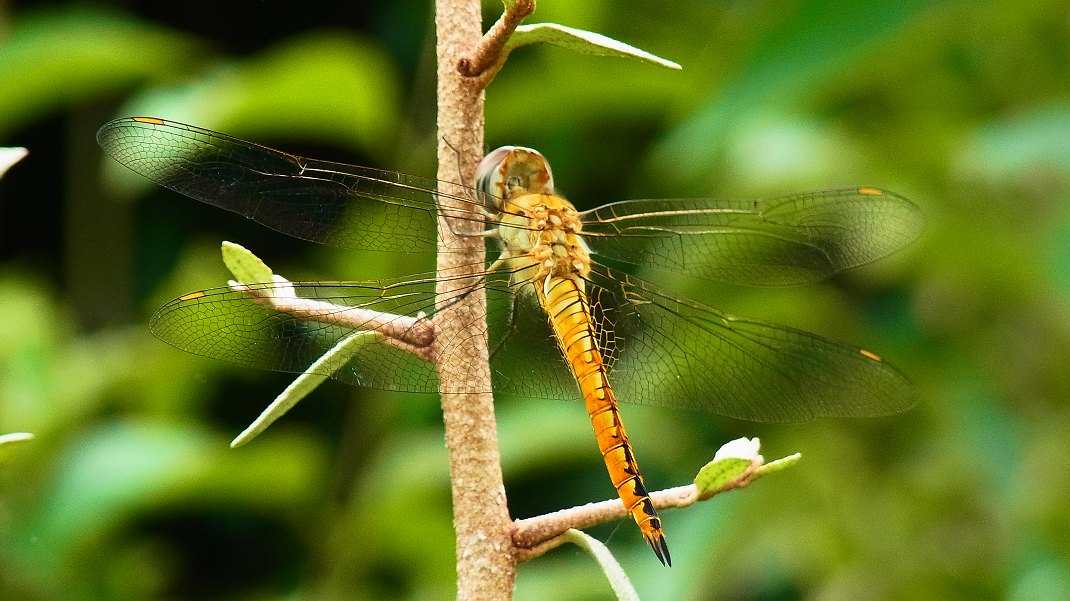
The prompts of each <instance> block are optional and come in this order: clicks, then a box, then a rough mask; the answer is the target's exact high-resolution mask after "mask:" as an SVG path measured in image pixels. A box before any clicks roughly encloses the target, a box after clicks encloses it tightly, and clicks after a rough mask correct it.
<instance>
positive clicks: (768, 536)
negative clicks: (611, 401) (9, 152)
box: [0, 0, 1070, 601]
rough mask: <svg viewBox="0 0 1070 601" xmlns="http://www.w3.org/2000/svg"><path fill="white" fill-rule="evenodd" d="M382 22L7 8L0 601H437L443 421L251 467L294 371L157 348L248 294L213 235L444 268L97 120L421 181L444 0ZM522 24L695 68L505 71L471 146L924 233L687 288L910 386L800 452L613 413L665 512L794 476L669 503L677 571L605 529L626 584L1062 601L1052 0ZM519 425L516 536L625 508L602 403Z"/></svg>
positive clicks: (318, 432) (579, 575)
mask: <svg viewBox="0 0 1070 601" xmlns="http://www.w3.org/2000/svg"><path fill="white" fill-rule="evenodd" d="M368 6H369V8H366V9H360V10H362V11H366V12H361V13H360V14H352V13H347V12H345V10H354V11H355V10H357V9H339V8H335V7H327V6H321V5H320V4H318V3H310V4H306V5H303V6H302V10H300V11H283V10H279V12H278V14H269V13H270V12H271V11H270V10H268V9H264V14H258V15H257V19H255V20H251V19H243V20H239V21H230V22H226V20H225V19H217V18H215V17H218V15H217V14H216V12H218V11H216V12H212V10H211V9H209V8H203V11H202V12H197V6H195V5H186V4H179V5H176V7H175V8H173V10H157V11H155V12H153V13H152V14H151V15H149V14H145V15H142V16H136V15H134V14H132V13H125V12H116V11H106V12H105V11H102V10H101V9H99V8H92V7H88V6H87V5H82V4H79V5H78V6H77V7H76V8H72V7H66V6H63V5H60V4H54V5H51V6H49V7H47V8H38V9H35V10H28V9H18V8H15V9H11V8H9V9H8V11H9V12H8V13H7V14H6V19H7V21H6V23H5V25H6V26H5V29H6V32H7V37H6V38H4V39H3V41H0V98H3V99H4V102H5V107H6V110H5V111H2V113H3V114H2V115H0V146H15V145H18V146H25V147H27V148H28V149H29V150H30V155H29V157H28V158H27V159H25V160H24V161H23V162H21V163H19V164H17V165H15V166H14V167H13V168H12V169H11V170H10V171H9V172H8V174H7V175H6V176H5V179H4V180H2V181H0V194H2V196H0V198H2V204H0V207H2V211H3V214H2V216H0V307H2V308H3V311H4V319H3V320H2V321H0V433H7V432H16V431H26V432H33V433H34V435H35V439H34V440H33V441H32V442H29V443H26V444H22V445H19V449H18V452H16V453H14V454H12V455H10V456H9V457H8V458H7V461H6V463H4V464H3V465H2V466H0V538H2V539H3V540H4V541H7V542H6V543H5V544H4V545H0V598H5V599H6V598H11V599H28V600H40V601H47V600H52V599H64V600H68V599H75V600H77V599H138V600H142V599H153V598H168V599H185V598H190V599H194V598H196V599H253V598H258V599H268V598H309V599H313V598H314V599H334V598H339V599H341V598H347V599H348V598H368V599H410V598H412V599H435V598H451V597H452V595H453V579H454V571H453V541H452V530H451V525H450V511H449V496H448V492H447V491H448V485H447V482H446V478H447V475H446V473H445V472H446V463H445V458H444V451H443V449H442V444H441V423H440V419H439V415H438V408H437V406H436V403H435V400H434V399H433V398H431V397H421V396H406V395H399V394H387V393H382V392H376V391H368V390H356V389H350V388H347V387H344V386H334V385H330V384H328V385H325V388H323V389H321V390H320V391H317V392H316V393H315V394H314V395H313V396H312V397H310V398H308V399H306V400H305V401H304V402H302V403H301V404H300V406H299V407H298V408H296V409H295V410H294V411H292V412H291V413H290V414H288V415H287V417H286V419H283V420H281V421H279V422H278V423H276V424H275V425H274V426H273V427H272V428H271V430H269V431H268V432H267V433H266V434H264V435H262V436H260V437H258V438H257V439H256V440H255V441H253V442H252V443H251V444H248V445H246V446H244V447H242V448H241V449H239V450H234V451H232V450H230V449H229V448H228V443H229V441H230V440H231V439H232V438H233V437H234V435H235V434H236V433H237V432H239V431H240V430H241V429H242V428H244V427H245V426H246V425H247V424H248V423H249V422H250V421H251V420H252V419H253V418H254V417H255V416H256V415H257V414H259V413H260V411H261V410H262V409H263V408H264V406H265V405H267V403H268V402H269V401H270V400H271V399H272V398H273V397H274V396H275V395H276V394H277V393H278V392H279V391H280V390H282V389H283V387H284V386H285V384H286V382H287V381H288V378H286V377H285V376H283V377H275V376H274V375H269V374H261V373H250V372H248V371H245V370H240V369H235V368H232V367H230V366H226V365H218V364H215V363H213V362H209V361H204V360H200V359H198V358H195V357H187V356H184V355H182V354H180V353H179V352H177V351H173V350H172V349H170V348H169V347H167V346H166V345H163V344H161V343H159V342H157V341H155V340H153V339H152V338H151V337H150V336H149V335H148V333H147V331H146V328H145V323H146V321H147V316H148V314H149V313H150V312H151V311H152V310H153V309H154V308H155V307H157V306H159V305H160V304H162V302H163V301H165V300H166V299H168V298H171V297H174V296H177V295H178V294H181V293H184V292H188V291H190V290H195V289H198V288H203V287H206V286H215V285H222V284H223V283H224V282H225V280H226V279H227V277H228V276H227V274H226V272H225V271H224V270H223V269H222V268H221V266H220V265H219V261H218V258H217V257H218V255H217V253H216V248H217V246H216V245H217V244H218V242H219V241H220V240H222V239H233V240H238V241H240V242H241V243H242V244H243V245H245V246H248V247H249V248H252V249H254V250H256V251H257V253H258V254H261V253H262V254H263V256H264V257H265V259H266V260H267V262H268V264H270V265H272V266H273V267H275V268H277V269H278V270H279V271H280V272H283V273H286V274H287V275H288V276H304V277H309V278H323V279H352V278H362V279H365V278H372V277H384V276H389V275H404V274H407V273H414V272H420V271H427V270H428V269H429V268H430V265H429V264H420V259H418V258H415V257H412V256H407V255H404V254H398V255H383V254H376V253H362V252H341V253H340V252H338V251H336V250H334V249H330V250H328V249H323V248H316V247H314V246H313V245H306V244H301V243H296V242H292V241H289V240H285V239H283V238H282V237H280V236H277V235H275V234H274V233H272V232H268V231H264V230H263V229H262V228H256V227H254V226H251V225H250V224H248V223H246V222H245V221H244V220H241V219H237V218H232V217H230V216H226V215H220V214H219V212H217V211H212V210H210V209H207V208H203V207H199V206H196V204H195V203H192V202H187V201H185V199H182V198H178V197H176V196H175V195H173V194H170V193H166V192H162V191H157V190H150V189H148V188H146V187H144V186H143V185H142V182H140V181H135V180H133V179H131V178H127V177H123V176H125V174H123V176H120V174H119V173H118V172H117V170H116V169H114V165H110V164H107V163H106V162H105V161H104V160H103V158H102V157H101V154H100V153H99V151H98V150H97V149H96V146H95V145H94V144H93V142H92V132H93V131H95V129H96V127H97V126H99V125H100V124H101V123H103V122H104V121H106V120H107V119H108V118H110V117H112V116H117V115H127V114H146V113H147V114H157V115H160V116H165V117H168V118H173V119H178V120H185V121H189V122H193V123H196V124H198V125H202V126H205V127H209V128H212V129H217V130H221V131H226V132H228V133H232V134H234V135H238V136H241V137H245V138H248V139H254V140H258V141H262V142H265V143H270V144H272V145H273V146H277V147H282V148H286V149H293V150H295V151H298V152H301V153H302V154H309V155H313V156H318V157H322V158H329V159H335V160H343V161H347V162H355V163H361V164H368V165H370V166H377V167H381V168H386V169H398V170H403V171H410V172H414V173H418V174H423V175H426V174H429V173H432V167H431V160H432V157H433V155H434V153H433V150H432V149H433V146H434V143H435V140H434V132H433V129H432V127H433V124H432V123H431V119H432V116H433V114H434V112H433V99H432V96H433V94H432V90H433V88H434V86H433V81H432V77H433V72H434V71H433V68H432V67H431V63H430V60H431V57H430V56H429V53H428V52H426V51H424V52H421V51H420V48H421V47H422V48H424V49H425V50H426V48H429V47H430V46H428V44H429V43H430V42H429V41H428V40H429V37H428V36H429V35H430V34H429V32H428V31H427V30H426V26H427V22H428V20H427V11H429V9H430V7H429V3H426V2H383V3H378V4H377V5H368ZM498 8H499V7H498V6H497V5H493V6H492V5H491V4H489V3H488V10H497V9H498ZM258 10H259V9H258ZM331 11H338V12H331ZM295 12H297V13H300V14H295ZM198 14H199V15H201V16H200V17H198V19H197V20H196V22H193V21H191V20H190V18H189V15H198ZM208 15H215V17H213V18H209V16H208ZM183 17H184V18H183ZM536 17H537V18H538V20H540V21H548V22H549V21H552V22H556V23H563V24H567V25H568V26H571V27H575V28H582V29H585V30H590V31H598V32H600V33H603V34H606V35H608V36H610V37H613V38H615V39H620V40H623V41H625V42H627V43H629V44H632V45H634V46H636V47H640V48H644V49H647V50H650V51H652V52H654V53H656V54H657V55H659V56H664V57H667V58H670V59H673V60H675V61H676V62H678V63H680V64H681V65H682V66H683V70H682V71H679V72H675V71H669V70H666V69H658V68H653V67H651V66H648V65H645V64H642V63H637V62H633V61H618V60H614V59H609V58H601V57H584V56H577V55H575V54H572V53H569V52H566V51H564V50H561V49H558V48H554V47H550V46H536V47H531V48H525V49H523V50H522V51H517V52H514V53H513V55H512V57H511V58H510V64H509V65H508V67H507V68H506V69H504V70H503V71H502V72H501V73H500V74H499V76H498V78H497V79H496V81H495V82H494V83H493V85H492V86H491V89H490V91H489V93H488V100H487V102H488V105H487V113H488V132H489V133H488V141H487V142H488V146H489V147H495V146H498V145H500V144H505V143H512V144H523V145H526V146H532V147H536V148H539V149H540V150H541V151H542V152H543V153H544V154H546V155H547V156H548V157H549V159H550V161H551V162H552V164H553V165H554V169H555V179H556V181H557V182H558V184H559V185H560V186H561V187H562V188H563V189H564V190H565V191H566V193H567V194H568V196H569V198H570V199H572V200H573V201H574V202H576V204H577V205H580V206H581V207H585V206H593V205H596V204H601V203H603V202H607V201H611V200H617V199H624V198H640V197H670V196H744V197H746V196H772V195H775V194H779V193H785V192H791V191H796V190H803V189H808V188H834V187H840V186H844V185H852V184H866V185H875V186H881V187H885V188H890V189H893V190H896V191H897V192H899V193H901V194H903V195H904V196H906V197H908V198H910V199H912V200H914V201H915V202H917V203H918V204H920V205H921V206H922V207H923V208H924V209H925V210H926V212H927V214H928V215H929V228H928V231H927V233H926V236H925V238H924V239H923V241H922V242H920V243H918V244H916V245H915V246H913V247H911V248H909V249H907V250H906V251H904V252H902V253H900V254H898V255H896V256H894V257H892V258H891V259H889V260H886V261H882V262H880V263H877V264H874V265H872V266H868V267H866V268H863V269H858V270H855V271H853V272H851V273H848V274H845V275H843V276H840V277H837V278H836V279H834V280H833V281H831V282H827V283H824V284H821V285H815V286H808V287H804V288H792V289H746V288H734V287H728V286H711V285H709V284H707V283H703V282H693V281H686V280H681V281H679V282H677V288H678V289H679V290H680V291H681V292H684V293H687V294H689V295H691V296H692V297H694V298H696V299H699V300H702V301H703V302H707V303H708V304H711V305H713V306H717V307H721V308H724V309H727V310H730V311H733V312H735V313H739V314H743V315H748V316H755V317H761V318H764V319H769V320H772V321H778V322H781V323H787V324H790V325H793V326H797V327H800V328H803V329H807V330H811V331H815V332H820V333H822V334H826V335H829V336H832V337H835V338H839V339H844V340H850V341H854V342H858V343H861V344H865V345H866V346H867V347H869V348H874V349H875V350H877V351H879V352H880V353H881V354H882V355H883V356H885V357H886V358H888V359H889V360H890V361H891V362H893V363H895V364H896V365H897V366H898V367H900V368H901V369H902V370H903V371H904V372H905V373H907V374H909V375H910V376H911V377H912V379H913V380H914V381H915V382H916V383H917V384H918V386H919V388H921V390H922V396H923V400H922V402H921V403H920V405H919V406H918V408H916V409H915V410H913V411H911V412H909V413H907V414H904V415H900V416H894V417H890V418H884V419H880V420H861V421H860V420H835V421H825V422H817V423H811V424H803V425H798V426H791V427H785V426H758V425H754V424H743V423H738V422H732V421H729V420H723V419H719V418H716V417H713V416H709V415H701V414H688V413H683V412H673V411H668V410H664V409H654V408H649V407H640V406H630V405H629V406H625V407H624V411H625V419H627V420H628V424H629V433H630V436H631V438H632V441H633V442H634V443H635V444H636V446H637V448H638V449H639V451H638V452H639V453H641V454H642V459H643V461H644V467H645V470H646V471H647V476H646V477H647V483H648V485H650V487H651V488H662V487H666V486H671V485H676V484H682V483H684V482H686V481H688V480H689V479H690V478H691V477H692V476H693V474H694V472H695V471H696V469H697V468H698V467H699V464H700V463H702V461H703V458H705V457H708V456H710V455H712V452H713V451H714V450H716V449H717V448H718V447H720V445H721V444H722V443H723V442H724V441H725V440H729V439H732V438H737V437H740V436H759V437H761V439H762V441H763V443H764V444H765V447H766V449H767V450H768V452H769V454H770V455H773V456H780V455H783V454H785V453H786V452H791V451H795V450H799V451H802V452H803V453H804V455H805V456H806V461H804V462H801V463H800V464H798V465H797V466H795V467H794V468H793V469H791V470H786V471H784V472H783V473H782V474H778V477H776V478H767V479H763V480H762V482H761V483H760V484H759V485H757V486H755V487H753V488H752V489H750V490H747V491H746V492H745V493H735V492H733V493H730V494H727V495H725V496H723V497H717V498H715V499H714V500H712V501H710V502H707V503H702V504H698V505H696V506H694V507H691V508H688V509H686V510H683V511H671V512H666V515H665V516H664V517H665V521H666V528H667V532H668V536H670V537H671V539H672V544H673V559H674V565H673V567H672V568H671V570H670V571H665V569H664V568H662V567H661V566H659V565H657V564H656V562H654V561H652V559H651V557H649V550H648V549H647V548H646V546H645V544H644V543H643V542H642V541H641V540H640V539H639V537H638V536H636V535H635V533H634V532H632V531H631V529H629V528H627V527H626V526H622V527H621V528H620V529H619V530H617V529H615V528H613V527H605V528H601V529H594V530H592V531H590V532H588V534H591V535H593V536H594V537H596V538H598V539H600V540H602V541H606V542H607V545H608V546H609V547H610V548H611V549H612V550H613V552H614V554H615V555H616V556H617V557H618V559H620V560H621V562H622V564H623V565H624V567H625V569H626V571H627V572H628V573H629V575H630V576H631V577H632V582H633V584H634V585H635V587H636V589H637V590H638V592H639V594H640V596H641V598H643V599H721V598H733V599H797V598H821V599H917V600H925V599H941V600H946V599H971V600H972V599H995V598H1010V599H1062V598H1066V597H1067V596H1070V547H1068V545H1067V541H1070V531H1068V528H1067V524H1070V505H1068V504H1067V503H1066V501H1065V499H1066V498H1068V497H1070V475H1068V473H1067V470H1065V469H1064V467H1063V466H1062V465H1061V464H1060V462H1059V460H1058V459H1059V458H1062V457H1065V456H1066V454H1067V442H1066V441H1067V440H1070V415H1068V414H1070V405H1068V404H1067V399H1068V398H1070V376H1068V375H1067V370H1066V365H1067V364H1068V363H1070V328H1068V327H1067V324H1068V323H1070V268H1068V265H1070V245H1068V244H1067V242H1066V240H1067V239H1068V238H1067V234H1068V232H1070V210H1068V209H1067V206H1068V205H1067V203H1068V202H1070V159H1068V153H1067V142H1066V140H1070V25H1068V22H1067V20H1066V12H1065V3H1061V2H1055V1H1053V0H1036V1H1033V2H1029V3H1013V4H1012V3H1005V2H980V3H953V2H936V3H933V2H929V3H923V2H915V1H912V2H893V1H891V0H881V1H877V2H866V3H862V2H848V3H836V2H828V1H820V0H802V1H801V2H782V1H774V2H766V3H754V2H729V3H707V2H691V3H664V4H658V3H641V2H608V1H592V2H583V3H575V2H553V1H552V0H544V1H543V2H542V3H540V5H539V10H538V12H537V14H536ZM217 21H218V22H217ZM421 43H422V44H423V46H421ZM102 173H103V174H104V175H102ZM105 176H106V185H104V184H101V183H100V182H101V181H102V178H104V177H105ZM104 257H107V258H108V260H107V261H104V259H103V258H104ZM498 406H499V418H498V419H499V424H500V428H501V436H500V437H501V440H502V444H503V454H504V460H505V465H504V469H505V473H506V484H507V487H508V489H509V493H510V504H511V510H512V512H513V514H514V515H516V516H518V517H525V516H529V515H534V514H538V513H544V512H546V511H551V510H554V509H557V508H560V507H565V506H571V505H576V504H582V503H585V502H587V501H590V500H597V499H602V498H607V497H609V496H611V493H612V491H611V490H607V489H606V488H607V487H606V484H605V482H604V479H605V475H604V468H602V466H601V464H600V458H599V457H598V453H597V449H596V448H595V446H594V442H593V440H592V439H591V434H590V431H589V430H590V426H589V425H588V422H587V420H586V417H585V416H584V414H583V410H582V408H581V407H580V406H579V403H577V404H575V405H571V404H568V403H553V402H535V401H529V400H520V399H508V398H503V399H500V400H499V402H498ZM606 595H607V593H606V584H605V581H604V580H603V579H602V577H601V576H600V575H599V573H598V571H597V568H596V567H594V566H593V565H592V564H591V563H590V561H589V560H588V559H587V558H585V557H584V556H583V554H582V553H579V552H577V551H576V550H575V548H574V547H570V546H564V547H562V548H561V549H558V550H556V551H553V552H551V553H550V554H548V555H547V556H545V557H542V558H539V559H537V560H536V561H535V562H533V563H531V564H527V565H524V566H522V567H521V571H520V579H519V584H518V590H517V598H518V599H546V598H554V599H589V598H602V597H605V596H606Z"/></svg>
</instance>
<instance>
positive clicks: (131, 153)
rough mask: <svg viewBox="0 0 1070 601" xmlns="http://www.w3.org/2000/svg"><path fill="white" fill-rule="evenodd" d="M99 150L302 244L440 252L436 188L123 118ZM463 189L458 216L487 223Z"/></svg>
mask: <svg viewBox="0 0 1070 601" xmlns="http://www.w3.org/2000/svg"><path fill="white" fill-rule="evenodd" d="M97 141H98V142H99V143H100V145H101V147H102V148H103V149H104V151H105V152H107V153H108V154H109V155H111V156H112V157H113V158H115V159H116V160H117V161H118V162H120V163H122V164H123V165H126V166H127V167H129V168H130V169H132V170H133V171H135V172H137V173H139V174H141V175H143V176H145V177H147V178H149V179H150V180H152V181H154V182H156V183H158V184H160V185H162V186H164V187H167V188H170V189H171V190H174V191H176V192H179V193H180V194H184V195H186V196H189V197H191V198H194V199H196V200H199V201H201V202H204V203H207V204H210V205H213V206H217V207H220V208H223V209H226V210H228V211H233V212H235V213H238V214H240V215H244V216H245V217H248V218H250V219H253V220H255V221H257V222H258V223H261V224H263V225H265V226H267V227H270V228H272V229H274V230H277V231H280V232H282V233H285V234H288V235H291V236H295V237H297V238H301V239H304V240H310V241H313V242H320V243H323V244H329V245H332V246H342V247H350V248H363V249H371V250H395V251H429V250H433V249H434V248H435V216H436V211H437V205H438V198H439V195H438V194H437V192H436V187H437V185H438V182H437V181H436V180H433V179H428V178H421V177H417V176H413V175H407V174H404V173H396V172H391V171H381V170H378V169H372V168H369V167H359V166H356V165H346V164H343V163H331V162H328V161H319V160H315V159H306V158H303V157H299V156H296V155H292V154H289V153H286V152H282V151H279V150H274V149H272V148H268V147H266V146H261V145H259V144H254V143H251V142H246V141H244V140H240V139H238V138H234V137H231V136H228V135H225V134H220V133H217V132H213V131H209V130H206V129H202V128H199V127H195V126H192V125H185V124H182V123H176V122H173V121H166V120H163V119H156V118H145V117H132V118H123V119H116V120H114V121H111V122H110V123H107V124H105V125H104V127H102V128H101V129H100V131H99V132H98V133H97ZM461 190H462V192H461V193H460V194H461V195H460V196H458V197H457V198H456V200H457V201H458V202H459V203H460V205H462V207H463V208H462V209H455V210H454V211H453V213H454V214H452V215H451V216H452V217H456V218H459V219H466V220H478V221H479V222H480V224H482V219H483V218H482V216H481V214H480V213H479V212H478V208H477V206H476V205H478V203H476V202H475V201H474V200H473V199H475V198H477V196H476V195H475V192H474V191H471V190H469V189H465V188H462V189H461ZM480 227H481V226H480Z"/></svg>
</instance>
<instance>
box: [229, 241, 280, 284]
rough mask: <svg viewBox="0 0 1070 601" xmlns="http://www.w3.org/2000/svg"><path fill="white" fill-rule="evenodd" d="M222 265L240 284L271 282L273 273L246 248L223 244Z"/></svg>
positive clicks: (238, 245)
mask: <svg viewBox="0 0 1070 601" xmlns="http://www.w3.org/2000/svg"><path fill="white" fill-rule="evenodd" d="M223 263H224V264H225V265H226V266H227V269H229V270H230V273H231V274H233V275H234V279H236V280H238V281H239V282H241V283H242V284H256V283H261V282H271V281H273V279H274V275H275V274H274V273H272V271H271V268H270V267H268V266H267V265H266V264H264V262H263V261H261V260H260V257H258V256H256V255H254V254H253V253H252V252H250V251H249V250H248V249H247V248H245V247H244V246H242V245H240V244H235V243H233V242H227V241H224V242H223Z"/></svg>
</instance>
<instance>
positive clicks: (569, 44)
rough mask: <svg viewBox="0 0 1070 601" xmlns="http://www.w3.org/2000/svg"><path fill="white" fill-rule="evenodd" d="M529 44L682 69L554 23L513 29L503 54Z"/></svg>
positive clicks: (610, 41)
mask: <svg viewBox="0 0 1070 601" xmlns="http://www.w3.org/2000/svg"><path fill="white" fill-rule="evenodd" d="M528 44H553V45H554V46H560V47H562V48H566V49H568V50H572V51H573V52H579V53H581V54H591V55H594V56H616V57H620V58H631V59H636V60H641V61H644V62H648V63H652V64H655V65H658V66H661V67H665V68H667V69H682V67H681V66H680V65H679V64H678V63H674V62H673V61H670V60H668V59H664V58H661V57H660V56H655V55H653V54H651V53H649V52H647V51H645V50H640V49H639V48H636V47H634V46H630V45H628V44H625V43H624V42H620V41H617V40H614V39H613V38H610V37H607V36H604V35H602V34H600V33H594V32H593V31H585V30H583V29H574V28H572V27H566V26H564V25H559V24H557V23H533V24H531V25H521V26H519V27H517V28H516V31H514V32H513V35H512V36H510V38H509V41H508V42H506V44H505V52H509V51H511V50H513V49H515V48H519V47H520V46H526V45H528Z"/></svg>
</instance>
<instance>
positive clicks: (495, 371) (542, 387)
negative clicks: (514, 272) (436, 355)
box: [487, 281, 582, 401]
mask: <svg viewBox="0 0 1070 601" xmlns="http://www.w3.org/2000/svg"><path fill="white" fill-rule="evenodd" d="M487 321H488V331H489V333H490V340H489V343H490V349H491V372H492V373H491V379H492V381H493V384H494V391H495V392H496V393H501V394H506V395H514V396H521V397H527V398H539V399H541V398H548V399H563V400H574V401H580V400H581V399H582V397H581V396H580V390H579V387H578V385H577V383H576V378H575V377H574V376H573V375H572V372H571V370H570V369H569V366H568V364H567V363H566V362H565V359H564V357H563V356H562V355H561V351H560V350H559V349H558V346H557V342H556V341H555V340H554V337H553V334H552V332H551V331H550V326H549V318H548V316H547V315H546V311H545V310H544V309H543V308H542V307H541V306H540V305H539V302H538V300H537V298H536V297H535V292H534V288H532V287H531V284H524V285H522V286H516V287H511V286H509V284H508V282H506V281H498V282H491V283H490V285H488V287H487Z"/></svg>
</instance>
